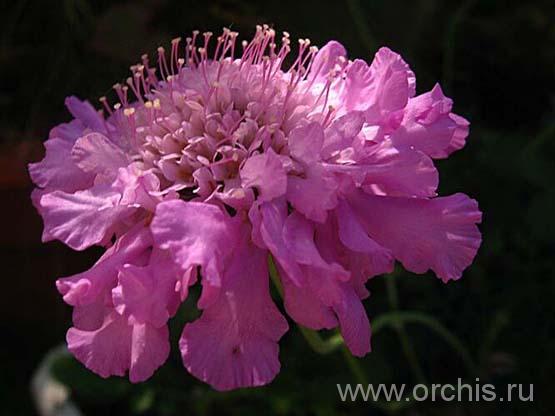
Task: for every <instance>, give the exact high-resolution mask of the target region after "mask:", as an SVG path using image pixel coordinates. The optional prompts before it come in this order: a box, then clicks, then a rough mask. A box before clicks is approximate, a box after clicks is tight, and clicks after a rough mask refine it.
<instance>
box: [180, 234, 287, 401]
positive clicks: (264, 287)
mask: <svg viewBox="0 0 555 416" xmlns="http://www.w3.org/2000/svg"><path fill="white" fill-rule="evenodd" d="M242 235H243V238H242V240H241V241H240V242H239V243H238V245H237V246H236V248H235V252H234V255H233V257H232V258H231V259H230V263H229V264H228V265H227V267H226V268H225V270H224V275H223V278H222V290H221V292H220V294H219V297H218V300H217V302H215V303H213V304H212V305H210V306H209V307H207V308H206V309H204V311H203V312H202V316H201V317H200V318H199V319H197V320H196V321H195V322H193V323H190V324H187V325H186V326H185V329H184V330H183V334H182V336H181V340H180V343H179V346H180V348H181V352H182V355H183V362H184V364H185V367H187V369H188V370H189V371H190V372H191V374H193V375H194V376H196V377H198V378H199V379H201V380H203V381H205V382H206V383H208V384H210V385H211V386H212V387H213V388H215V389H217V390H231V389H235V388H241V387H253V386H261V385H264V384H267V383H269V382H270V381H271V380H272V379H273V378H274V377H275V376H276V374H277V373H278V372H279V368H280V364H279V360H278V352H279V346H278V343H277V342H278V340H279V339H280V338H281V336H282V335H283V334H284V333H285V332H286V331H287V322H286V320H285V319H284V318H283V316H282V315H281V314H280V313H279V311H278V310H277V308H276V307H275V305H274V304H273V302H272V299H271V298H270V293H269V288H268V268H267V262H266V260H267V254H266V252H265V251H264V250H261V249H260V248H258V247H255V246H254V245H252V243H250V242H249V233H248V230H246V229H244V230H242ZM245 237H246V238H245Z"/></svg>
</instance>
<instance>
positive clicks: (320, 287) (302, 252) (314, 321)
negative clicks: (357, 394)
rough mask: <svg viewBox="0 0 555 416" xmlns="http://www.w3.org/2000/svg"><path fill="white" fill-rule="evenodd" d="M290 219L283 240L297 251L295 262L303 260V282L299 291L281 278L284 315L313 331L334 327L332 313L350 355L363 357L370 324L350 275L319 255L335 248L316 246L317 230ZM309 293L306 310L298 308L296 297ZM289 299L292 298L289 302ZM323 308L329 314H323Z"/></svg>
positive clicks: (305, 222) (294, 216)
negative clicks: (351, 282) (283, 289)
mask: <svg viewBox="0 0 555 416" xmlns="http://www.w3.org/2000/svg"><path fill="white" fill-rule="evenodd" d="M290 217H291V218H292V219H288V222H286V228H285V230H284V238H285V241H286V244H287V246H288V247H289V248H290V250H296V251H295V253H296V255H297V256H298V257H297V260H300V259H301V258H302V264H301V266H300V267H301V270H302V272H303V275H304V277H305V280H304V282H303V283H302V285H301V287H300V288H295V287H291V286H290V285H288V282H287V281H286V279H287V276H286V275H285V276H284V278H282V281H283V282H284V288H285V291H284V296H285V306H286V310H287V313H288V314H290V316H291V317H292V318H293V319H294V320H296V321H297V322H299V323H301V324H302V325H305V326H308V327H309V328H312V329H322V328H330V327H331V325H332V324H333V321H332V319H331V317H330V313H333V314H334V315H335V316H336V317H337V320H338V322H339V327H340V331H341V335H342V336H343V338H344V339H345V343H346V345H347V346H348V347H349V349H350V350H351V352H352V353H353V354H355V355H357V356H362V355H364V354H366V353H367V352H369V351H370V323H369V321H368V317H367V316H366V312H365V311H364V307H363V306H362V303H361V301H360V299H359V298H358V296H357V294H356V291H355V289H354V287H353V286H352V285H351V284H350V283H349V278H350V274H349V273H348V272H347V271H346V270H345V269H343V268H342V267H341V265H339V264H338V263H336V262H333V261H332V262H328V261H326V260H327V259H326V260H324V258H323V257H322V256H321V255H320V253H322V252H328V254H329V253H330V252H333V251H334V248H333V247H323V246H326V245H329V244H330V242H329V241H325V240H323V241H322V240H321V241H320V245H319V246H317V245H316V243H315V238H316V237H317V236H315V235H314V234H315V231H316V230H315V228H314V226H313V225H312V223H310V222H309V221H308V220H306V219H304V218H303V217H302V216H300V215H298V214H292V215H291V216H290ZM326 257H329V255H328V256H326ZM303 286H304V287H303ZM309 293H312V294H313V295H312V296H310V295H308V296H309V302H308V305H309V307H308V308H307V310H302V308H299V307H298V306H299V304H298V300H299V296H301V295H303V294H309ZM289 296H292V299H288V297H289ZM318 301H319V303H320V304H318ZM288 308H290V309H288ZM324 308H327V309H328V312H324Z"/></svg>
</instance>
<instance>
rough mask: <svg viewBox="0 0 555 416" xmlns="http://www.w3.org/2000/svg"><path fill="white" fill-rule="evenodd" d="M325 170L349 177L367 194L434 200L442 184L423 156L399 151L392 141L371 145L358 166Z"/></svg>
mask: <svg viewBox="0 0 555 416" xmlns="http://www.w3.org/2000/svg"><path fill="white" fill-rule="evenodd" d="M324 167H325V169H326V170H327V171H329V172H335V173H338V174H341V175H347V176H349V177H350V178H351V179H352V181H353V182H354V184H356V185H357V186H362V187H363V188H364V189H365V191H366V192H368V193H372V194H376V195H391V196H421V197H427V196H435V195H436V189H437V186H438V183H439V177H438V172H437V170H436V168H435V166H434V164H433V161H432V160H431V159H430V158H429V157H428V156H426V155H425V154H424V153H422V152H419V151H417V150H414V149H410V148H407V147H404V148H397V147H395V146H394V144H393V143H392V142H391V141H390V140H387V139H386V140H383V141H380V142H378V143H372V144H371V145H370V146H368V147H367V148H366V149H365V155H364V156H363V157H362V156H361V157H360V160H359V161H358V162H357V163H356V164H351V165H341V164H325V165H324Z"/></svg>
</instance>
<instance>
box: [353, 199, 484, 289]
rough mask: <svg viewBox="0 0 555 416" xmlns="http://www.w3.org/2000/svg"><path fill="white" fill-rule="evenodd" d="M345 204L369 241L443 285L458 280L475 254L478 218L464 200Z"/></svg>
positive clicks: (475, 207)
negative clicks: (366, 233)
mask: <svg viewBox="0 0 555 416" xmlns="http://www.w3.org/2000/svg"><path fill="white" fill-rule="evenodd" d="M349 203H350V205H351V207H352V208H353V211H354V212H355V214H356V216H357V218H358V220H359V221H360V223H361V224H363V226H364V228H365V230H366V231H367V232H368V234H369V236H370V237H371V238H372V239H373V240H375V241H376V242H378V243H379V244H380V245H382V246H384V247H387V248H389V249H390V250H391V251H392V252H393V254H394V256H395V257H396V258H397V259H399V260H400V261H401V262H402V263H403V266H405V267H406V268H407V269H408V270H410V271H413V272H415V273H424V272H426V271H427V270H428V269H432V270H433V271H434V272H435V273H436V275H437V276H438V277H440V278H441V279H442V280H443V281H444V282H447V281H448V280H456V279H458V278H460V277H461V275H462V272H463V270H464V269H465V268H466V267H468V266H469V265H470V264H471V263H472V261H473V259H474V257H475V255H476V252H477V251H478V247H479V246H480V242H481V236H480V231H479V230H478V227H477V226H476V224H477V223H479V222H480V221H481V213H480V211H479V210H478V204H477V202H476V201H475V200H473V199H470V198H468V197H467V196H466V195H463V194H455V195H451V196H448V197H442V198H434V199H409V198H391V197H378V196H371V195H365V194H363V193H362V192H359V193H357V194H355V195H353V196H352V197H351V198H350V200H349Z"/></svg>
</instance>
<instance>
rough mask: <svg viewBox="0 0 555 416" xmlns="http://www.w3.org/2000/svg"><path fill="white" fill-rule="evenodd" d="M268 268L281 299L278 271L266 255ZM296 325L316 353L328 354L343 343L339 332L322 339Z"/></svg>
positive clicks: (316, 334) (316, 333) (309, 330)
mask: <svg viewBox="0 0 555 416" xmlns="http://www.w3.org/2000/svg"><path fill="white" fill-rule="evenodd" d="M268 270H269V272H270V278H271V279H272V283H273V284H274V287H275V288H276V290H277V292H278V294H279V296H280V297H281V298H282V299H283V287H282V285H281V281H280V280H279V273H278V271H277V268H276V265H275V263H274V259H273V258H272V256H268ZM297 327H298V328H299V331H300V332H301V334H302V336H303V337H304V339H305V340H306V342H307V343H308V345H309V346H310V348H312V349H313V350H314V351H315V352H317V353H318V354H322V355H325V354H329V353H331V352H333V351H335V350H337V348H339V347H340V346H341V345H343V337H342V336H341V334H339V333H336V334H335V335H333V336H331V337H329V338H328V339H323V338H322V337H321V336H320V334H319V333H318V332H316V331H314V330H312V329H309V328H306V327H304V326H301V325H298V324H297Z"/></svg>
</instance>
